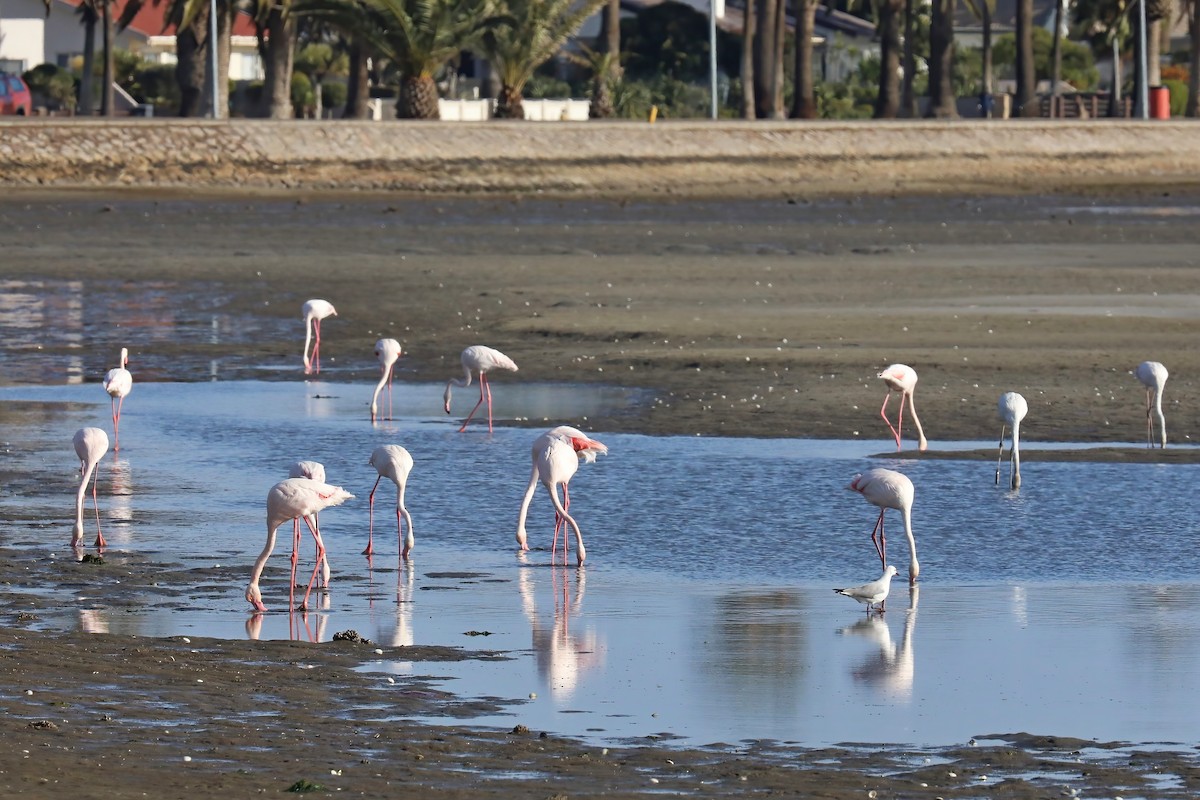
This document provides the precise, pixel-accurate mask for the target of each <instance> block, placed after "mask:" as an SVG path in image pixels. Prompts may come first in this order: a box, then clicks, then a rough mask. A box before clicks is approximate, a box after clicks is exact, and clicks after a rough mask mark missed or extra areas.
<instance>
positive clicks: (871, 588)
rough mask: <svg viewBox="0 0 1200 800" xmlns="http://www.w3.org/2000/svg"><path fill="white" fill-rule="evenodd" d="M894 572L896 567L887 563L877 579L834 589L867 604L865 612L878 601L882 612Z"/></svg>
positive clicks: (869, 610)
mask: <svg viewBox="0 0 1200 800" xmlns="http://www.w3.org/2000/svg"><path fill="white" fill-rule="evenodd" d="M895 574H896V568H895V567H893V566H892V565H891V564H888V567H887V569H885V570H884V571H883V575H882V577H880V578H879V580H877V581H871V582H870V583H864V584H863V585H862V586H852V587H850V588H848V589H834V590H833V591H835V592H837V593H838V594H841V595H845V596H846V597H852V598H854V599H855V600H857V601H858V602H860V603H866V604H867V613H868V614H870V613H871V604H872V603H878V604H879V611H880V613H883V604H884V601H886V600H887V596H888V592H890V591H891V589H892V576H893V575H895Z"/></svg>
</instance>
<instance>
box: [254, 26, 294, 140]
mask: <svg viewBox="0 0 1200 800" xmlns="http://www.w3.org/2000/svg"><path fill="white" fill-rule="evenodd" d="M266 49H267V54H266V55H267V57H266V58H265V59H264V63H263V72H264V77H263V94H262V112H261V113H262V115H263V116H265V117H267V118H269V119H291V118H292V117H293V116H295V113H294V111H293V109H292V65H293V63H294V61H295V58H296V20H295V18H294V17H292V15H291V14H289V13H287V9H286V8H281V7H280V6H279V5H275V6H273V7H272V8H271V12H270V14H269V15H268V16H267V41H266Z"/></svg>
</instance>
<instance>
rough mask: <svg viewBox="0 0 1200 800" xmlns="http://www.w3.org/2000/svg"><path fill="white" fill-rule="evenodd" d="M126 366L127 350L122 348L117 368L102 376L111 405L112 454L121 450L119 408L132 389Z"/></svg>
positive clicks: (131, 381)
mask: <svg viewBox="0 0 1200 800" xmlns="http://www.w3.org/2000/svg"><path fill="white" fill-rule="evenodd" d="M128 366H129V350H128V348H125V347H122V348H121V357H120V360H119V361H118V363H117V366H115V367H113V368H112V369H110V370H109V371H108V372H107V373H106V374H105V376H104V391H106V392H108V397H109V403H110V405H112V419H113V439H114V442H113V451H114V452H115V451H117V450H120V449H121V407H122V406H124V405H125V397H126V396H127V395H128V394H129V392H130V390H131V389H133V375H132V374H130V372H129V370H128V369H126V367H128Z"/></svg>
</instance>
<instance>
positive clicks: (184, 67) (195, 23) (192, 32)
mask: <svg viewBox="0 0 1200 800" xmlns="http://www.w3.org/2000/svg"><path fill="white" fill-rule="evenodd" d="M207 9H208V6H207V5H206V6H205V7H204V10H202V11H201V12H200V13H199V14H197V15H196V19H194V20H192V24H191V25H189V26H188V27H186V28H183V29H181V30H179V31H178V32H177V33H176V35H175V53H176V58H177V61H176V63H175V80H176V82H178V84H179V116H181V117H199V116H203V114H204V77H205V75H207V74H208V69H207V65H206V64H205V58H204V36H202V35H201V34H200V32H201V31H203V30H204V29H205V26H206V25H208V14H207Z"/></svg>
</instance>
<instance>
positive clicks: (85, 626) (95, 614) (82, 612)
mask: <svg viewBox="0 0 1200 800" xmlns="http://www.w3.org/2000/svg"><path fill="white" fill-rule="evenodd" d="M79 630H81V631H83V632H84V633H108V620H107V619H106V618H105V616H104V611H102V610H101V609H99V608H81V609H79Z"/></svg>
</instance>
